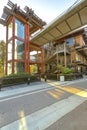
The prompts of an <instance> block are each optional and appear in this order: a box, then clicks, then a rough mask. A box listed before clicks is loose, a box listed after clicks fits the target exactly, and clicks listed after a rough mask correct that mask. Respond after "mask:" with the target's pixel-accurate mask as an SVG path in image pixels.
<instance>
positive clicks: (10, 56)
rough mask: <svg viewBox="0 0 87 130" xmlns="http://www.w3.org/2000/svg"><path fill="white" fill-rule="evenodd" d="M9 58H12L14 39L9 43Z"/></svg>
mask: <svg viewBox="0 0 87 130" xmlns="http://www.w3.org/2000/svg"><path fill="white" fill-rule="evenodd" d="M8 60H12V41H10V42H9V43H8Z"/></svg>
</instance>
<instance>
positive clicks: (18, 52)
mask: <svg viewBox="0 0 87 130" xmlns="http://www.w3.org/2000/svg"><path fill="white" fill-rule="evenodd" d="M14 58H15V59H24V42H22V41H19V40H15V57H14Z"/></svg>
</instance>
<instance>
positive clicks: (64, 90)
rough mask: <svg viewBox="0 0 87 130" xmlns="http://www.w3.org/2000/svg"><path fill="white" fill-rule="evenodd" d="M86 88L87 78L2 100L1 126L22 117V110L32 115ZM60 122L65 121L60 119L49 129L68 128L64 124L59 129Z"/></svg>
mask: <svg viewBox="0 0 87 130" xmlns="http://www.w3.org/2000/svg"><path fill="white" fill-rule="evenodd" d="M84 89H87V80H86V81H85V80H84V81H83V82H76V83H74V84H71V85H65V86H62V87H60V86H55V85H54V88H52V89H51V90H43V91H42V92H41V91H36V93H29V95H28V94H27V95H23V96H21V97H17V98H16V96H15V98H14V99H11V98H10V99H9V100H7V101H2V102H0V128H1V127H3V126H5V125H7V124H9V123H11V122H14V121H16V120H18V119H20V113H21V112H22V111H23V112H24V113H25V116H27V115H30V114H31V113H34V112H36V111H38V110H40V109H43V108H45V107H47V106H49V105H52V104H54V103H56V102H58V101H61V100H63V99H66V98H68V97H69V96H71V95H75V94H76V93H75V92H77V91H80V90H84ZM86 114H87V113H85V115H86ZM65 116H66V115H65ZM65 116H64V117H65ZM67 117H68V116H67ZM73 118H74V117H73ZM68 119H69V118H68ZM63 120H64V119H63ZM58 122H59V124H62V123H63V121H62V123H61V119H60V120H59V121H57V122H55V123H54V124H53V125H51V126H50V127H49V128H48V129H47V130H68V129H64V126H63V128H62V127H61V128H60V129H59V128H58ZM65 125H66V124H65ZM70 130H74V129H70ZM75 130H80V129H75ZM82 130H86V129H82Z"/></svg>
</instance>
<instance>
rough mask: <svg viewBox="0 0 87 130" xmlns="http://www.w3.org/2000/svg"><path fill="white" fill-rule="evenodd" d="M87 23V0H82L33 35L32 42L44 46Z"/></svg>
mask: <svg viewBox="0 0 87 130" xmlns="http://www.w3.org/2000/svg"><path fill="white" fill-rule="evenodd" d="M86 24H87V0H81V1H80V2H79V3H77V4H76V5H74V6H72V7H71V8H69V9H68V10H67V11H66V12H64V13H63V14H62V15H61V16H59V17H57V18H56V19H55V20H54V21H52V22H51V23H50V24H48V25H47V26H46V27H45V28H44V29H43V30H42V31H40V32H39V33H38V34H37V35H35V36H34V37H32V38H31V42H33V43H35V44H37V45H39V46H42V45H44V44H46V43H48V42H50V41H54V40H59V39H62V38H64V37H66V36H67V35H70V34H72V33H75V32H77V31H78V29H79V30H81V29H80V28H81V27H83V26H85V25H86Z"/></svg>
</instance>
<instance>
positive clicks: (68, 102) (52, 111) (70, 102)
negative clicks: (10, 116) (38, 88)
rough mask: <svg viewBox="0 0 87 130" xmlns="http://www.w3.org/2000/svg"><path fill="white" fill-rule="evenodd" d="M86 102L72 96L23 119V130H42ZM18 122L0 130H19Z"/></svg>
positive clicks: (81, 98)
mask: <svg viewBox="0 0 87 130" xmlns="http://www.w3.org/2000/svg"><path fill="white" fill-rule="evenodd" d="M86 100H87V98H84V97H81V96H76V95H73V96H70V97H68V98H67V99H64V100H61V101H59V102H57V103H54V104H52V105H50V106H48V107H45V108H43V109H41V110H39V111H36V112H34V113H32V114H30V115H28V116H26V117H23V118H24V121H26V122H25V123H26V126H25V127H23V130H27V128H28V130H44V129H46V128H48V127H49V126H50V125H52V124H53V123H55V122H56V121H57V120H59V119H60V118H61V117H63V116H64V115H66V114H67V113H69V112H70V111H72V110H74V109H75V108H76V107H77V106H79V105H80V104H81V103H83V102H84V101H86ZM20 122H21V119H20V120H17V121H15V122H13V123H11V124H8V125H7V126H4V127H2V128H1V129H0V130H19V128H20V124H21V123H20Z"/></svg>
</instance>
